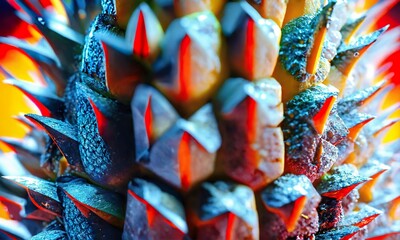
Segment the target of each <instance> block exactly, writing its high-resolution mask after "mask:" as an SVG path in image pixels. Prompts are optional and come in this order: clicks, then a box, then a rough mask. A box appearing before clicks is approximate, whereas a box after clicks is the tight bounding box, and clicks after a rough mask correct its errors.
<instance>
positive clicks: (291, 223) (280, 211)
mask: <svg viewBox="0 0 400 240" xmlns="http://www.w3.org/2000/svg"><path fill="white" fill-rule="evenodd" d="M306 203H307V196H301V197H299V198H298V199H296V200H295V201H294V202H293V203H291V204H292V206H291V208H290V209H289V210H288V209H287V208H285V207H282V208H272V207H268V206H266V208H267V209H268V210H269V211H270V212H273V213H275V214H277V215H278V216H279V217H280V218H281V219H282V221H283V222H284V223H285V225H286V229H287V231H288V232H293V231H294V230H295V229H296V225H297V222H298V220H299V218H300V216H301V214H302V213H303V210H304V207H305V205H306Z"/></svg>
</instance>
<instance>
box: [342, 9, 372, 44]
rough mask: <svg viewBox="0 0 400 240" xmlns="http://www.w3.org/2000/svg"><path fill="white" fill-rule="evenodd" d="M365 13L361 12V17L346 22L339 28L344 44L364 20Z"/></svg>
mask: <svg viewBox="0 0 400 240" xmlns="http://www.w3.org/2000/svg"><path fill="white" fill-rule="evenodd" d="M366 16H367V15H365V14H363V15H362V16H361V17H359V18H357V19H355V20H353V21H352V22H348V23H346V24H345V25H344V26H343V27H342V29H340V33H341V34H342V39H343V41H344V43H345V44H349V42H350V40H351V38H352V37H353V36H354V34H355V33H356V32H357V30H358V28H359V27H360V26H361V24H362V23H363V22H364V20H365V18H366Z"/></svg>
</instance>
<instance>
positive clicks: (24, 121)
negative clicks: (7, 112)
mask: <svg viewBox="0 0 400 240" xmlns="http://www.w3.org/2000/svg"><path fill="white" fill-rule="evenodd" d="M13 118H14V119H15V120H17V121H18V122H19V123H21V124H22V125H24V126H25V127H27V128H28V129H29V130H32V129H36V125H35V124H33V123H32V122H31V121H29V120H28V119H27V118H26V117H25V116H24V115H17V116H13Z"/></svg>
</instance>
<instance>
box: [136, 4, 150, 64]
mask: <svg viewBox="0 0 400 240" xmlns="http://www.w3.org/2000/svg"><path fill="white" fill-rule="evenodd" d="M133 53H134V54H135V55H137V56H138V57H140V58H146V57H148V56H149V54H150V49H149V43H148V40H147V32H146V22H145V20H144V16H143V11H142V10H139V16H138V20H137V25H136V32H135V39H134V41H133Z"/></svg>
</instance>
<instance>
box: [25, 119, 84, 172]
mask: <svg viewBox="0 0 400 240" xmlns="http://www.w3.org/2000/svg"><path fill="white" fill-rule="evenodd" d="M25 117H26V118H28V119H29V120H31V121H32V122H34V123H35V124H37V125H38V126H39V127H40V128H43V129H44V130H45V131H46V132H47V133H48V134H49V136H50V137H51V139H52V140H53V141H54V142H55V143H56V144H57V147H58V148H59V149H60V151H61V152H62V154H63V155H64V156H65V158H66V159H67V161H68V163H70V164H71V165H75V166H80V165H81V156H80V152H79V141H78V137H77V135H76V134H77V133H76V130H75V129H74V127H73V126H72V125H70V124H69V123H66V122H63V121H60V120H57V119H53V118H47V117H42V116H39V115H35V114H27V115H25Z"/></svg>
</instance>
